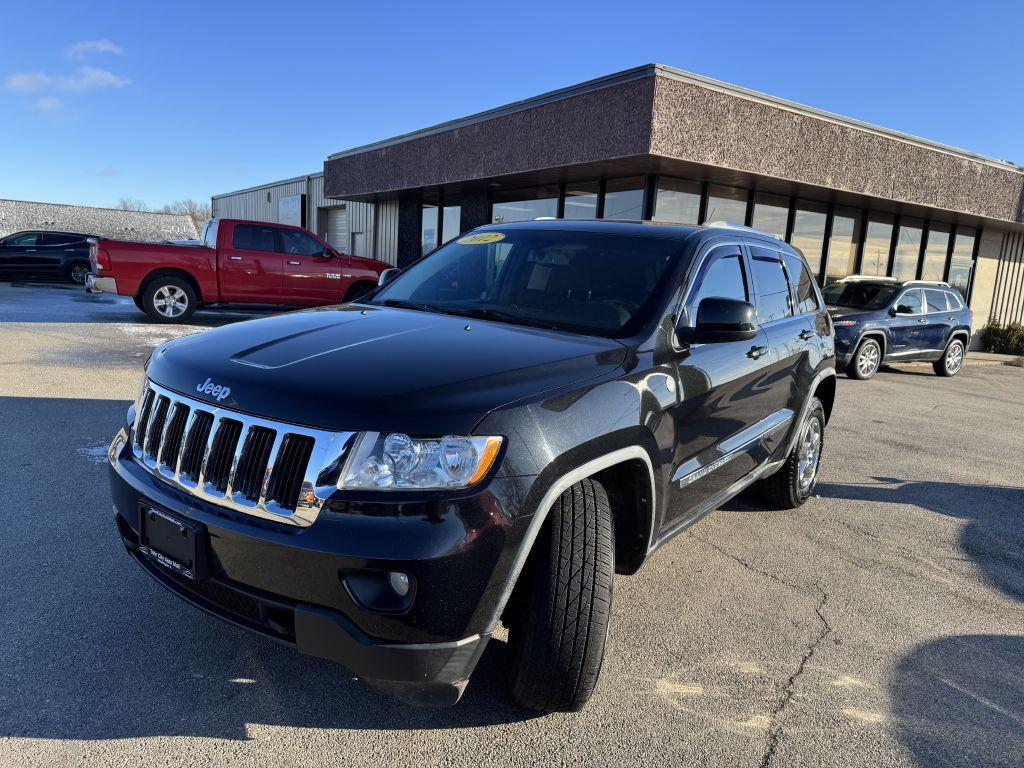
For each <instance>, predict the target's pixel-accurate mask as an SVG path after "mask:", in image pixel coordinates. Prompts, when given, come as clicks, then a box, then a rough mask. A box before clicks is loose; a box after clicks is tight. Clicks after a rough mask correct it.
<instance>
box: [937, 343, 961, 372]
mask: <svg viewBox="0 0 1024 768" xmlns="http://www.w3.org/2000/svg"><path fill="white" fill-rule="evenodd" d="M964 353H965V350H964V343H963V342H962V341H961V340H960V339H953V340H952V341H951V342H949V346H948V347H946V351H945V352H943V353H942V357H940V358H939V359H938V360H936V361H935V362H934V363H932V368H933V369H934V370H935V373H937V374H938V375H939V376H956V375H957V374H958V373H959V372H960V369H961V368H963V367H964Z"/></svg>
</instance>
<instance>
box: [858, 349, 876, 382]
mask: <svg viewBox="0 0 1024 768" xmlns="http://www.w3.org/2000/svg"><path fill="white" fill-rule="evenodd" d="M878 353H879V350H878V345H877V344H865V345H864V347H863V348H862V349H861V351H860V354H859V355H858V356H857V372H858V373H859V374H860V375H861V376H863V377H864V378H867V377H868V376H870V375H871V374H873V373H874V372H875V371H876V370H877V369H878V356H879V355H878Z"/></svg>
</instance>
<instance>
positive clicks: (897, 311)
mask: <svg viewBox="0 0 1024 768" xmlns="http://www.w3.org/2000/svg"><path fill="white" fill-rule="evenodd" d="M891 314H892V316H893V317H896V315H912V314H914V310H913V309H912V308H911V307H908V306H907V305H906V304H897V305H896V306H895V307H893V309H892V312H891Z"/></svg>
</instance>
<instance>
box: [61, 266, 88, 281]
mask: <svg viewBox="0 0 1024 768" xmlns="http://www.w3.org/2000/svg"><path fill="white" fill-rule="evenodd" d="M88 274H89V263H88V262H86V261H73V262H71V263H70V264H68V265H67V266H66V267H65V268H64V277H65V278H67V279H68V280H69V281H71V282H72V283H74V284H75V285H85V277H86V275H88Z"/></svg>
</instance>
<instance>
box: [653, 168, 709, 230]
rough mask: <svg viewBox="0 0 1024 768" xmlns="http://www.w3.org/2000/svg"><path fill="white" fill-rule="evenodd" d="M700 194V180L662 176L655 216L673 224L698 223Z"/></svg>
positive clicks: (656, 199) (659, 219)
mask: <svg viewBox="0 0 1024 768" xmlns="http://www.w3.org/2000/svg"><path fill="white" fill-rule="evenodd" d="M700 196H701V185H700V183H699V182H696V181H686V180H685V179H670V178H666V177H664V176H662V177H660V178H659V179H658V195H657V197H656V198H655V200H654V218H655V219H656V220H657V221H670V222H672V223H673V224H697V223H698V221H699V219H700Z"/></svg>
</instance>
